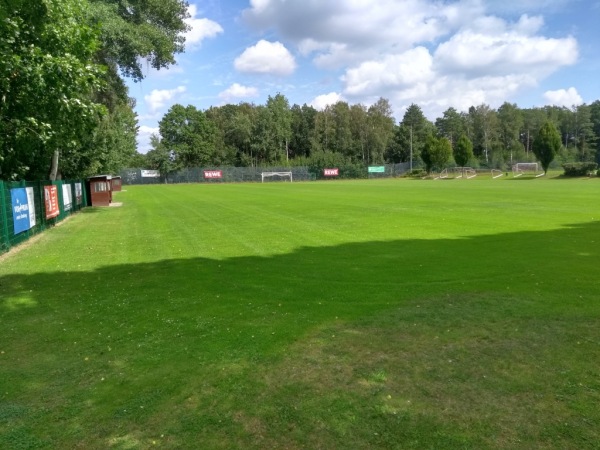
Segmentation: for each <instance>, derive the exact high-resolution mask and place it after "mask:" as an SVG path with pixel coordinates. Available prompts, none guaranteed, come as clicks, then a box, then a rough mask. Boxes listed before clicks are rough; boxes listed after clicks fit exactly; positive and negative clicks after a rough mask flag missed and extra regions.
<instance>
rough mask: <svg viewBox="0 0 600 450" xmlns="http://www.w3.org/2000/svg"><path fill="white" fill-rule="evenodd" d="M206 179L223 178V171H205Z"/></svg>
mask: <svg viewBox="0 0 600 450" xmlns="http://www.w3.org/2000/svg"><path fill="white" fill-rule="evenodd" d="M204 178H223V171H222V170H205V171H204Z"/></svg>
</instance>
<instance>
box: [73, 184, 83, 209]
mask: <svg viewBox="0 0 600 450" xmlns="http://www.w3.org/2000/svg"><path fill="white" fill-rule="evenodd" d="M75 200H76V201H77V204H78V205H81V202H82V201H83V190H82V187H81V183H75Z"/></svg>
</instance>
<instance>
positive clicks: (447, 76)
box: [242, 0, 579, 117]
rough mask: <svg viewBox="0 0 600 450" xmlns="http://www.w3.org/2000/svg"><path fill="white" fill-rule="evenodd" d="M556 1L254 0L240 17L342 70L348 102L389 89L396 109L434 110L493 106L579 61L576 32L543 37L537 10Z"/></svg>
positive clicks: (319, 62)
mask: <svg viewBox="0 0 600 450" xmlns="http://www.w3.org/2000/svg"><path fill="white" fill-rule="evenodd" d="M552 1H554V0H521V1H519V0H506V1H505V2H502V3H503V5H502V6H500V5H498V4H497V3H501V2H491V1H488V0H457V1H452V2H447V1H443V2H442V1H435V0H348V1H344V2H327V1H321V2H318V1H310V2H307V1H306V0H286V1H282V0H252V1H251V2H250V7H249V8H247V9H246V10H245V11H244V12H243V13H242V18H243V19H244V20H245V21H246V23H248V24H249V25H251V26H253V27H255V28H257V29H259V30H261V31H263V32H268V33H271V34H273V33H274V34H275V35H276V36H280V39H282V40H285V42H286V44H288V45H296V48H297V49H298V52H299V53H300V54H302V55H303V56H304V57H311V58H312V59H313V63H314V64H315V65H316V66H317V67H318V68H325V69H336V70H339V69H341V70H342V71H343V75H342V77H341V81H342V89H341V95H343V96H344V97H346V98H348V99H349V100H348V101H352V102H361V103H363V104H369V103H373V102H374V101H376V99H377V98H378V97H385V98H388V99H390V101H391V103H392V104H393V105H394V108H395V110H398V109H402V108H405V107H406V106H408V105H410V103H417V104H419V105H420V106H421V107H422V108H423V110H424V111H425V112H426V113H427V114H428V116H429V117H435V116H434V114H441V113H442V112H443V111H444V110H445V109H447V108H448V107H450V106H454V107H456V108H457V109H461V110H466V109H467V108H468V107H469V106H472V105H478V104H481V103H487V104H489V105H490V106H494V107H497V106H499V105H500V104H502V102H504V101H510V99H511V98H514V97H516V96H518V95H519V93H521V92H523V91H525V90H526V89H532V88H537V87H539V86H540V84H541V83H542V82H543V80H544V79H545V78H547V77H548V76H549V75H550V74H553V73H555V72H557V71H558V70H560V69H562V68H564V67H567V66H569V65H573V64H575V63H577V61H578V58H579V49H578V42H577V40H576V39H575V38H573V37H571V36H563V37H561V36H545V35H544V30H545V29H546V28H545V24H544V18H543V16H542V15H540V14H542V13H544V12H545V11H546V10H548V9H547V8H548V7H549V6H550V3H552ZM556 1H557V2H561V4H563V5H564V3H565V1H566V0H556ZM504 3H506V4H504ZM523 4H526V5H527V7H522V6H520V5H523ZM494 12H498V13H502V14H500V15H495V14H494ZM523 12H528V14H523ZM509 17H510V18H511V19H509ZM333 90H337V89H336V88H334V89H333ZM328 95H330V94H328ZM318 99H319V100H321V97H318ZM316 100H317V99H315V100H314V101H313V102H315V101H316Z"/></svg>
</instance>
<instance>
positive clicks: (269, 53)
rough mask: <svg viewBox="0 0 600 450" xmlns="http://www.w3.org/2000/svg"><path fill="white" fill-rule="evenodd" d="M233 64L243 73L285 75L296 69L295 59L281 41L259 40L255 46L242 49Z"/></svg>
mask: <svg viewBox="0 0 600 450" xmlns="http://www.w3.org/2000/svg"><path fill="white" fill-rule="evenodd" d="M234 66H235V68H236V70H238V71H240V72H245V73H260V74H271V75H279V76H287V75H291V74H292V73H293V72H294V70H296V61H295V60H294V57H293V56H292V54H291V53H290V52H289V51H288V49H287V48H285V47H284V45H283V44H282V43H281V42H269V41H265V40H260V41H259V42H258V43H257V44H256V45H255V46H253V47H248V48H247V49H246V50H244V52H243V53H242V54H241V55H240V56H238V57H237V58H236V59H235V61H234Z"/></svg>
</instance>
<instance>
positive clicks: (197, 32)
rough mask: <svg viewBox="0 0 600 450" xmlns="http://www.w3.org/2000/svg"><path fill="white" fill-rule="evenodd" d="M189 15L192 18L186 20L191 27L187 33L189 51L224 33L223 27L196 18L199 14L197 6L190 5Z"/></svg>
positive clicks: (207, 20) (204, 19)
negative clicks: (204, 41)
mask: <svg viewBox="0 0 600 450" xmlns="http://www.w3.org/2000/svg"><path fill="white" fill-rule="evenodd" d="M188 13H189V14H190V17H189V18H188V19H185V23H186V24H187V25H188V26H189V27H190V30H189V31H188V32H187V33H185V43H186V47H187V48H188V49H189V48H192V49H193V48H194V47H198V46H200V44H201V43H202V41H203V40H204V39H209V38H214V37H215V36H217V35H218V34H220V33H223V27H221V25H219V24H218V23H217V22H214V21H212V20H209V19H206V18H197V17H196V14H198V11H197V8H196V5H190V6H189V7H188Z"/></svg>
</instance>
